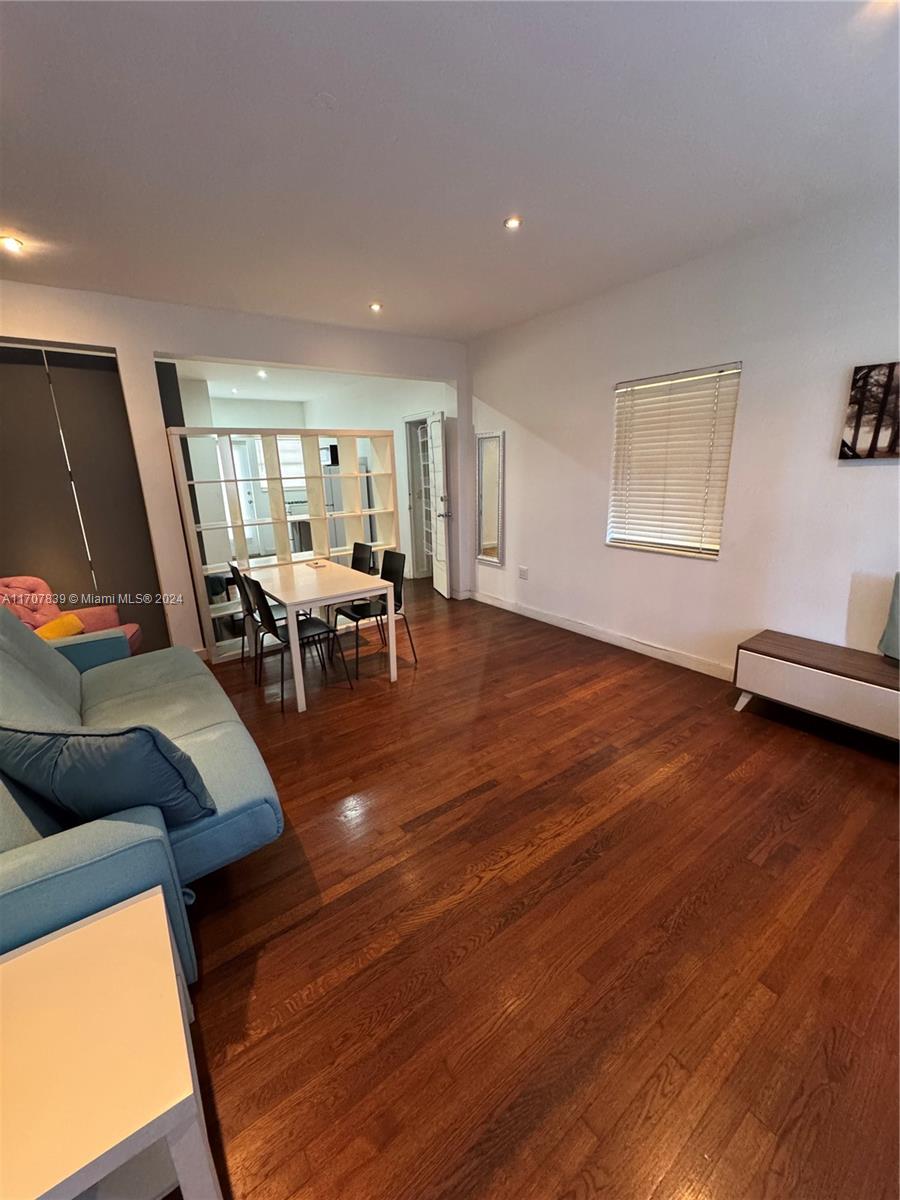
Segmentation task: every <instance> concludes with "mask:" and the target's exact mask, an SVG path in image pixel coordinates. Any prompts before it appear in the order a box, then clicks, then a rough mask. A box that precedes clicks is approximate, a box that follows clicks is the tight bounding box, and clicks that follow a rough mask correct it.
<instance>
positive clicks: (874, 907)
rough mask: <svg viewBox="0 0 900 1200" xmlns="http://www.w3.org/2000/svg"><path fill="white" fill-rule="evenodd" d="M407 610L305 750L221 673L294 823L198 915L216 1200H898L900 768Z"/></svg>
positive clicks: (597, 654)
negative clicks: (394, 636) (391, 677)
mask: <svg viewBox="0 0 900 1200" xmlns="http://www.w3.org/2000/svg"><path fill="white" fill-rule="evenodd" d="M409 608H410V616H411V621H412V623H413V629H414V634H415V636H416V645H417V649H418V650H419V655H420V663H421V665H420V667H419V668H418V669H415V668H414V667H413V666H412V664H411V661H410V660H409V657H408V655H406V656H405V657H404V654H405V651H404V646H403V643H402V639H401V645H400V650H401V664H400V674H399V679H398V682H397V683H396V684H395V685H390V684H389V682H388V681H387V679H386V676H385V656H384V653H383V652H382V651H381V649H380V646H379V645H378V644H377V643H376V641H375V640H374V639H373V638H371V636H370V639H369V641H368V644H367V647H366V648H365V650H364V654H363V661H362V665H361V679H360V682H359V686H358V687H357V688H356V689H354V691H353V692H351V691H350V690H349V689H348V688H347V687H346V684H344V685H342V684H340V682H339V681H338V680H337V678H336V676H329V678H328V679H327V680H325V681H323V680H322V678H321V674H320V673H319V672H318V671H312V670H311V671H310V672H309V673H308V676H307V690H308V698H309V709H308V711H307V712H306V713H305V714H302V715H300V714H297V713H295V712H292V711H291V710H290V702H288V706H287V710H286V711H285V713H281V711H280V708H279V705H278V703H277V685H276V686H275V687H274V688H273V686H272V682H271V681H274V680H275V679H276V676H275V675H274V674H273V672H274V671H276V670H277V666H273V665H271V664H270V665H269V666H268V667H267V680H269V681H270V682H269V683H268V686H267V687H266V688H264V689H257V688H255V687H254V686H253V684H252V681H251V671H250V669H249V668H248V667H244V668H241V667H240V666H238V665H236V664H231V665H227V666H223V667H221V668H218V669H217V673H218V675H219V677H220V679H221V681H222V683H223V684H224V686H225V687H226V688H227V690H228V691H229V693H230V694H231V696H232V698H233V699H234V701H235V704H236V706H237V708H238V710H239V712H240V713H241V715H242V717H243V718H244V719H245V720H246V722H247V724H248V726H249V728H250V729H251V731H252V732H253V734H254V736H255V737H256V739H257V741H258V744H259V745H260V748H261V750H262V751H263V754H264V756H265V758H266V761H267V763H268V765H269V767H270V770H271V771H272V774H273V777H274V779H275V781H276V785H277V787H278V789H279V794H280V796H281V798H282V803H283V807H284V810H285V818H286V831H285V835H284V837H282V838H281V839H280V840H279V841H278V842H276V843H274V844H273V845H272V846H270V847H267V848H266V849H265V850H263V851H261V852H259V853H257V854H255V855H253V856H251V858H249V859H247V860H244V861H242V862H240V863H237V864H235V865H234V866H233V867H231V868H228V869H226V870H225V871H221V872H218V873H217V874H216V875H215V876H213V877H211V878H209V879H207V880H203V881H200V883H199V884H198V888H197V890H198V901H197V905H196V908H195V912H194V918H193V920H194V927H195V930H196V935H197V944H198V948H199V954H200V960H201V970H202V978H201V981H200V984H199V985H198V987H197V988H196V989H195V1007H196V1011H197V1022H196V1025H195V1030H196V1039H197V1043H198V1050H199V1060H200V1064H201V1070H202V1073H203V1079H204V1085H205V1087H206V1089H207V1096H208V1098H209V1104H210V1108H211V1110H212V1111H211V1116H212V1127H213V1134H214V1138H213V1140H214V1143H215V1146H216V1149H217V1153H218V1154H219V1156H220V1158H221V1159H222V1161H223V1163H224V1164H225V1166H226V1167H227V1172H228V1175H229V1178H230V1183H231V1191H232V1197H233V1200H249V1198H252V1200H288V1198H289V1197H290V1198H292V1200H301V1198H305V1197H308V1198H309V1200H329V1198H330V1197H335V1198H337V1197H340V1198H341V1200H554V1198H556V1197H559V1198H562V1197H566V1198H567V1200H576V1198H577V1200H585V1198H586V1197H589V1196H603V1197H606V1200H650V1197H651V1196H652V1200H675V1198H676V1197H678V1198H679V1200H683V1198H684V1197H685V1196H691V1197H692V1198H696V1200H700V1198H701V1197H702V1198H703V1200H708V1197H709V1196H715V1197H716V1200H718V1197H719V1196H724V1195H727V1196H728V1200H773V1198H774V1197H780V1196H788V1195H791V1196H798V1195H801V1194H802V1195H803V1196H804V1200H805V1198H806V1197H809V1200H820V1197H821V1198H823V1200H825V1198H828V1200H832V1198H833V1200H838V1197H840V1200H844V1198H845V1197H850V1196H853V1197H854V1200H856V1197H860V1198H862V1197H865V1198H866V1200H868V1198H869V1197H872V1200H895V1196H896V1174H897V1170H896V1169H897V1153H898V1151H897V1135H896V1112H897V1088H896V1056H897V1042H898V1038H897V1019H896V1018H897V989H898V982H897V971H896V966H897V961H896V960H897V896H896V887H897V845H898V842H897V806H896V761H895V753H894V751H893V750H892V748H891V747H890V746H889V745H888V744H887V743H884V742H881V741H879V740H878V739H875V738H869V737H866V736H865V735H862V734H857V733H848V732H847V731H846V730H840V729H838V728H837V727H835V726H830V725H828V723H826V722H821V721H817V720H815V719H813V718H809V717H798V716H797V715H796V714H791V713H790V712H788V711H787V710H783V709H779V708H778V707H777V706H773V705H767V706H762V705H761V706H760V707H759V709H758V710H757V711H756V712H744V713H742V714H740V715H738V714H736V713H734V712H733V711H732V709H731V707H730V705H731V703H732V702H733V697H734V692H733V690H732V689H731V687H730V685H729V684H728V683H727V682H724V681H722V680H717V679H711V678H708V677H705V676H702V675H699V674H696V673H692V672H689V671H685V670H683V669H681V668H679V667H676V666H673V665H672V664H670V663H664V662H659V661H656V660H652V659H648V658H643V657H641V656H639V655H636V654H633V653H631V652H629V651H627V650H623V649H622V648H620V647H614V646H609V645H605V644H604V643H602V642H597V641H593V640H590V639H585V638H581V637H579V636H577V635H574V634H571V633H568V632H567V631H565V630H561V629H557V628H553V627H550V626H546V625H540V624H537V623H535V622H532V621H529V620H527V619H525V618H522V617H518V616H514V615H512V614H509V613H506V612H502V611H501V610H498V609H494V608H489V607H487V606H484V605H478V604H475V603H473V602H455V603H447V602H445V601H444V600H442V599H441V598H440V597H438V596H437V595H436V593H433V592H431V591H430V589H428V588H427V587H426V586H424V585H421V584H414V585H413V586H412V587H411V588H410V601H409ZM798 1189H799V1190H798Z"/></svg>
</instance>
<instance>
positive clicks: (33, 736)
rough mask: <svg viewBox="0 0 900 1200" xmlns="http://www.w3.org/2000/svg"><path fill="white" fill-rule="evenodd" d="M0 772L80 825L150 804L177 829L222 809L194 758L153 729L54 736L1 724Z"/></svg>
mask: <svg viewBox="0 0 900 1200" xmlns="http://www.w3.org/2000/svg"><path fill="white" fill-rule="evenodd" d="M0 770H2V771H3V773H4V774H6V775H8V776H9V777H10V778H11V779H14V780H16V782H18V783H21V784H23V785H24V786H25V787H27V788H30V789H31V790H32V791H33V792H35V793H36V794H37V795H38V796H40V797H41V798H42V799H43V800H46V801H49V802H50V803H52V804H54V805H57V806H58V807H59V808H61V809H64V810H65V811H66V812H68V813H72V814H74V815H75V816H76V817H77V818H79V819H80V820H82V821H93V820H95V819H96V818H98V817H104V816H109V815H110V814H111V813H115V812H121V811H122V810H124V809H127V808H135V807H138V806H140V805H145V804H152V805H155V806H156V807H157V808H159V809H160V811H161V812H162V815H163V819H164V820H165V823H166V825H167V826H169V827H172V828H174V827H175V826H178V825H184V824H186V823H187V822H189V821H195V820H197V818H199V817H205V816H208V815H209V814H212V813H214V812H215V811H216V807H215V804H214V803H213V800H212V797H211V796H210V794H209V792H208V791H207V788H206V785H205V784H204V782H203V779H202V778H201V776H200V773H199V771H198V770H197V768H196V767H195V766H194V764H193V762H192V761H191V759H190V758H189V756H188V755H187V754H186V753H185V752H184V751H183V750H181V749H179V748H178V746H176V745H175V744H174V743H173V742H171V741H170V740H169V738H167V737H166V736H165V734H162V733H160V732H159V730H157V729H154V728H152V726H149V725H136V726H134V727H133V728H131V729H111V730H94V729H91V730H88V729H78V730H57V731H53V732H47V731H46V730H41V731H35V730H30V729H19V728H15V727H10V726H7V725H4V726H0Z"/></svg>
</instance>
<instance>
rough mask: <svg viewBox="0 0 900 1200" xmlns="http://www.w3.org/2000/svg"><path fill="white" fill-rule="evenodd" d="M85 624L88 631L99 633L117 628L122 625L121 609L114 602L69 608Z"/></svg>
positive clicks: (68, 611)
mask: <svg viewBox="0 0 900 1200" xmlns="http://www.w3.org/2000/svg"><path fill="white" fill-rule="evenodd" d="M63 611H64V612H66V613H72V615H73V616H76V617H77V618H78V619H79V621H80V622H81V623H82V625H83V626H84V629H85V632H86V633H99V632H101V631H102V630H104V629H115V627H116V626H117V625H121V624H122V622H121V621H120V620H119V610H118V609H117V608H116V606H115V605H114V604H93V605H91V607H90V608H67V609H64V610H63Z"/></svg>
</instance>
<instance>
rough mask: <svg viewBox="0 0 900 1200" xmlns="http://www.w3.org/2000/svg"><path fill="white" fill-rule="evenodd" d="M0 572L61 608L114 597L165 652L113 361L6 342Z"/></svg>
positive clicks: (0, 363)
mask: <svg viewBox="0 0 900 1200" xmlns="http://www.w3.org/2000/svg"><path fill="white" fill-rule="evenodd" d="M0 575H7V576H8V575H33V576H38V577H40V578H42V579H46V581H47V583H48V584H49V585H50V588H51V590H52V591H54V592H59V593H62V594H64V595H65V596H66V597H75V599H74V600H72V601H68V600H67V601H66V602H63V603H62V604H61V607H62V608H66V607H69V608H80V607H82V606H83V605H86V604H90V603H91V597H94V596H97V597H100V598H101V599H99V600H98V601H97V602H98V603H101V602H103V600H104V599H106V598H107V597H109V598H111V600H112V601H114V602H115V603H117V605H118V609H119V616H120V618H121V620H122V621H123V622H128V621H134V622H136V623H137V624H139V625H140V626H141V629H142V631H143V635H144V637H143V645H144V648H145V649H148V650H154V649H158V648H160V647H163V646H167V645H169V635H168V628H167V625H166V619H165V612H164V608H163V606H162V605H161V604H160V603H157V597H158V596H159V593H160V588H159V579H158V576H157V572H156V563H155V560H154V557H153V548H152V544H151V541H150V530H149V526H148V524H147V514H146V510H145V508H144V497H143V492H142V490H141V484H140V478H139V475H138V469H137V462H136V459H135V454H134V445H133V443H132V439H131V430H130V427H129V425H128V418H127V415H126V411H125V400H124V396H123V395H122V388H121V384H120V381H119V371H118V364H117V362H116V359H115V356H114V355H112V354H97V353H85V352H80V351H73V350H71V349H51V348H45V347H34V346H16V345H0ZM147 596H149V597H150V598H151V599H150V601H149V602H144V601H142V600H139V599H138V598H139V597H147ZM82 597H84V599H82ZM129 597H131V599H129Z"/></svg>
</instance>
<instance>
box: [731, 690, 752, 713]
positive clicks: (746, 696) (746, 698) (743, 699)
mask: <svg viewBox="0 0 900 1200" xmlns="http://www.w3.org/2000/svg"><path fill="white" fill-rule="evenodd" d="M752 699H753V693H752V692H741V694H740V696H738V702H737V704H736V705H735V706H734V711H735V712H743V711H744V709H745V708H746V707H747V705H748V704H749V703H750V701H751V700H752Z"/></svg>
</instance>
